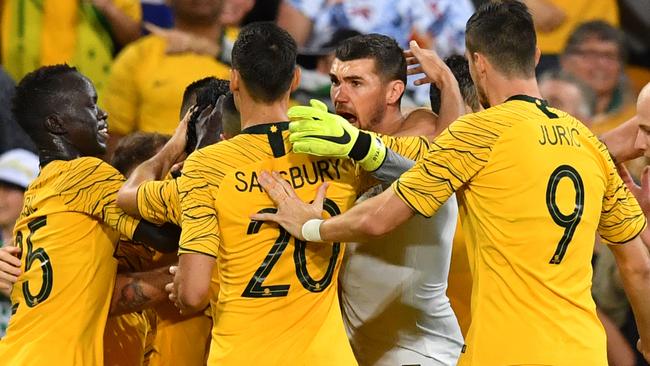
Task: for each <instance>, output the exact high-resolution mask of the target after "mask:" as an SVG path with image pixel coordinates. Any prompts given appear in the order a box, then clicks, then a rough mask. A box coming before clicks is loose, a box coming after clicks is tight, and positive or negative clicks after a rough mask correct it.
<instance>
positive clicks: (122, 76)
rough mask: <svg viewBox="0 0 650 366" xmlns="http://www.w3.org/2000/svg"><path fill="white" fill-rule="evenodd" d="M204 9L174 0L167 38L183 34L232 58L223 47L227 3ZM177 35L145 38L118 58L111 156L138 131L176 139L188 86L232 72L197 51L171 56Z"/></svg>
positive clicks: (109, 98)
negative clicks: (222, 18) (121, 141)
mask: <svg viewBox="0 0 650 366" xmlns="http://www.w3.org/2000/svg"><path fill="white" fill-rule="evenodd" d="M201 4H202V5H201V6H195V5H194V3H193V2H192V1H188V0H172V1H171V6H172V8H173V10H174V14H175V25H174V28H173V29H172V30H171V31H166V32H173V31H174V30H179V31H182V32H184V33H183V34H190V35H191V36H192V37H195V38H202V39H204V40H210V42H212V43H214V46H215V47H216V49H218V51H219V54H221V55H225V54H228V52H227V51H226V49H225V48H224V47H222V46H221V45H222V44H223V42H225V41H224V40H225V38H226V36H227V35H226V32H225V29H224V27H223V26H222V25H221V23H220V22H219V17H220V16H221V7H222V0H210V1H205V2H202V3H201ZM173 34H175V33H165V35H157V34H150V35H148V36H145V37H142V39H140V40H138V41H137V42H135V43H133V44H131V45H129V46H128V47H126V48H125V49H124V50H123V51H122V52H121V53H120V54H119V55H118V57H117V58H116V60H115V63H114V65H113V69H112V71H111V76H110V79H109V83H108V87H107V88H106V91H105V96H104V97H105V99H104V102H105V106H106V110H107V111H108V113H110V115H111V123H110V125H109V130H110V132H111V141H110V142H109V150H111V148H112V146H114V144H115V143H116V142H117V141H118V140H119V138H120V137H121V136H124V135H127V134H129V133H131V132H134V131H144V132H158V133H164V134H170V133H172V132H173V131H174V128H175V127H176V125H177V123H176V122H177V121H178V117H177V115H178V111H179V110H180V107H181V102H182V95H183V90H184V89H185V87H186V86H187V85H188V84H190V83H191V82H193V81H195V80H198V79H200V78H203V77H206V76H216V77H219V78H222V79H227V78H228V77H229V71H228V66H227V64H226V63H224V62H222V61H219V59H218V57H219V56H218V55H217V52H215V53H214V54H212V55H204V54H198V53H194V52H191V51H188V52H183V53H175V52H176V51H174V52H172V53H169V51H170V50H168V48H169V47H170V46H173V47H176V46H177V45H178V44H179V43H178V42H176V41H172V40H170V39H171V38H174V35H173ZM219 41H221V42H219ZM182 44H183V42H181V46H182ZM192 44H193V42H191V41H190V42H187V45H192Z"/></svg>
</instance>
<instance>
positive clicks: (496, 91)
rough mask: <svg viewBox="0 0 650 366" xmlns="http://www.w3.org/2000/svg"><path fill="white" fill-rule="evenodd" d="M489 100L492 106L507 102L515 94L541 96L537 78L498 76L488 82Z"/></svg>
mask: <svg viewBox="0 0 650 366" xmlns="http://www.w3.org/2000/svg"><path fill="white" fill-rule="evenodd" d="M486 89H487V91H488V101H489V102H490V105H491V106H496V105H499V104H501V103H503V102H505V101H506V100H507V99H508V98H510V97H512V96H513V95H528V96H531V97H535V98H541V97H542V95H541V93H540V92H539V87H538V86H537V79H535V77H532V78H530V79H506V78H503V77H501V76H498V77H497V79H496V80H495V81H494V82H492V83H487V85H486Z"/></svg>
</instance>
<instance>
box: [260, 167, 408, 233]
mask: <svg viewBox="0 0 650 366" xmlns="http://www.w3.org/2000/svg"><path fill="white" fill-rule="evenodd" d="M258 180H259V183H260V184H261V185H262V187H263V188H264V191H265V192H267V194H268V195H269V197H270V198H271V200H272V201H273V203H275V205H276V207H277V208H278V211H277V213H275V214H255V215H253V216H252V218H253V219H254V220H260V221H274V222H277V223H278V224H280V225H281V226H282V227H284V228H285V229H286V230H287V231H288V232H289V233H290V234H291V235H292V236H294V237H296V238H299V239H300V240H307V241H318V242H345V241H348V242H349V241H366V240H368V239H371V238H373V237H378V236H381V235H384V234H386V233H388V232H390V231H391V230H393V229H395V228H396V227H397V226H399V225H400V224H402V223H403V222H404V221H406V220H408V219H409V218H410V217H411V216H413V214H414V212H413V210H411V208H409V207H408V206H407V205H406V203H404V202H403V201H402V200H401V199H400V198H399V197H397V195H395V193H393V191H392V190H390V189H389V190H386V191H384V192H383V193H381V194H380V195H378V196H376V197H373V198H370V199H368V200H366V201H363V202H362V203H360V204H358V205H355V206H354V207H353V208H351V209H350V210H348V211H347V212H345V213H343V214H341V215H338V216H335V217H332V218H330V219H327V220H322V212H323V200H324V199H325V193H326V190H327V184H323V185H321V186H320V187H319V189H318V192H317V194H316V198H315V199H314V202H313V203H312V204H306V203H304V202H303V201H302V200H301V199H300V198H299V197H298V196H297V195H296V192H295V191H294V190H293V188H292V187H291V186H290V185H289V183H287V182H286V181H285V180H284V179H283V178H282V176H281V175H280V174H278V173H277V172H272V173H268V172H262V173H261V174H260V175H259V177H258Z"/></svg>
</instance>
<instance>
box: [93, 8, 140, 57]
mask: <svg viewBox="0 0 650 366" xmlns="http://www.w3.org/2000/svg"><path fill="white" fill-rule="evenodd" d="M92 2H93V5H94V6H95V8H96V9H97V10H99V12H100V13H101V14H102V15H103V16H104V19H106V20H107V21H108V24H109V25H110V28H111V29H110V30H111V35H113V38H114V39H115V41H116V42H117V44H118V45H120V46H122V47H124V46H125V45H127V44H128V43H129V42H132V41H135V40H136V39H138V38H139V37H140V35H141V34H142V32H141V31H140V18H141V16H142V14H141V12H138V13H139V15H140V17H138V19H134V18H132V17H131V16H129V15H128V14H127V13H126V12H125V11H124V10H122V9H120V8H119V7H118V6H117V5H115V3H114V1H112V0H93V1H92Z"/></svg>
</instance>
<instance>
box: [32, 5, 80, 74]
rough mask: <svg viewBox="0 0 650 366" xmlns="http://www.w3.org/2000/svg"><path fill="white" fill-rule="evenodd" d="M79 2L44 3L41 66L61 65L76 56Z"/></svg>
mask: <svg viewBox="0 0 650 366" xmlns="http://www.w3.org/2000/svg"><path fill="white" fill-rule="evenodd" d="M77 14H78V9H77V0H57V1H44V2H43V31H42V32H41V37H42V38H41V64H43V65H54V64H61V63H64V62H66V61H68V60H70V59H72V56H73V55H74V49H75V42H76V40H77V39H76V38H77V34H76V33H77V32H76V25H77Z"/></svg>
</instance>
